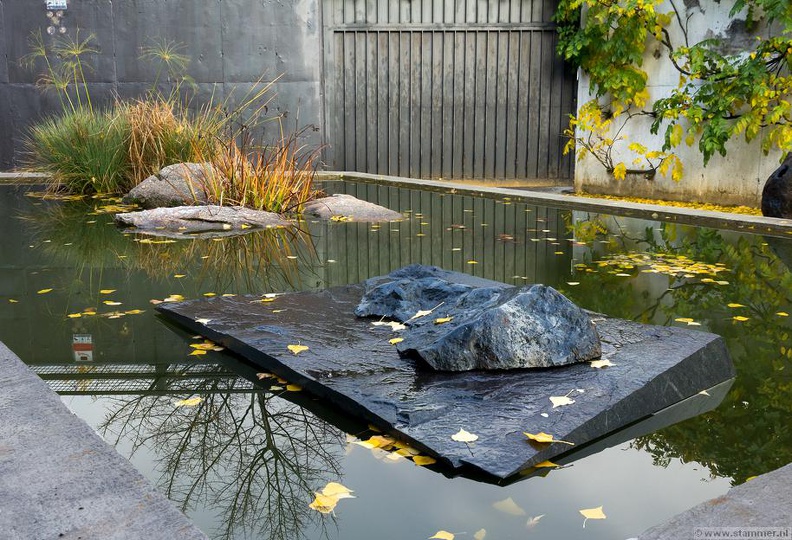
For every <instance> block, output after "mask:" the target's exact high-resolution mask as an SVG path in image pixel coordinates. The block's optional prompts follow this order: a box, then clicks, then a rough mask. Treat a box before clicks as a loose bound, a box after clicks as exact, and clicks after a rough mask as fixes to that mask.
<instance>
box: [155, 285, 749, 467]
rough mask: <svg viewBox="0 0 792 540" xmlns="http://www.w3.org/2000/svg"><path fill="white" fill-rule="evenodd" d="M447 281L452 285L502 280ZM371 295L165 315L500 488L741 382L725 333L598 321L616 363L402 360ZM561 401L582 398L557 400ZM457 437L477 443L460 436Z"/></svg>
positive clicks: (201, 304)
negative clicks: (457, 364) (446, 366)
mask: <svg viewBox="0 0 792 540" xmlns="http://www.w3.org/2000/svg"><path fill="white" fill-rule="evenodd" d="M444 275H445V276H446V278H448V277H450V278H451V279H449V281H452V282H455V283H463V284H474V285H484V286H495V285H496V284H495V283H493V282H486V281H485V280H482V279H480V278H473V277H471V276H467V275H463V274H456V273H453V272H445V273H444ZM377 281H378V280H371V282H372V283H374V282H377ZM379 281H383V282H384V281H387V279H380V280H379ZM502 287H503V288H508V286H507V285H503V286H502ZM363 293H364V287H363V286H362V285H351V286H345V287H334V288H331V289H327V290H324V291H319V292H301V293H291V294H284V295H279V296H277V297H276V298H274V299H273V301H271V302H266V303H262V302H260V297H254V296H236V297H215V298H210V299H201V300H194V301H188V302H180V303H174V304H161V305H159V306H157V310H159V311H160V312H162V313H163V314H164V315H165V316H166V317H167V318H169V319H171V320H173V321H175V322H177V323H179V324H181V325H183V326H185V327H186V328H187V329H188V330H189V331H190V332H191V333H200V334H202V335H204V336H206V337H207V338H209V339H211V340H212V341H214V342H215V343H219V344H221V345H222V346H224V347H226V348H227V349H228V350H230V351H233V352H235V353H237V354H240V355H242V356H244V357H245V358H246V359H247V360H248V361H249V362H251V363H252V364H253V365H255V366H256V367H257V369H260V370H262V371H264V370H266V371H270V372H272V373H275V374H276V375H278V376H279V377H283V378H284V379H287V380H288V381H289V382H290V383H294V384H297V385H299V386H300V387H302V389H303V392H305V393H307V394H308V395H310V396H314V397H316V398H317V399H319V400H323V401H324V402H325V403H327V404H328V405H330V406H331V407H333V408H334V409H335V410H340V411H343V412H344V413H346V414H348V415H351V416H353V417H354V418H356V419H359V420H360V421H361V422H366V423H371V424H373V425H375V426H377V427H378V428H379V429H380V430H382V431H383V432H386V433H388V434H389V435H392V436H393V437H395V438H397V439H399V440H401V441H403V442H405V443H408V444H410V445H411V446H414V447H415V448H417V449H419V450H421V451H422V452H425V453H427V454H429V455H432V456H434V457H436V458H437V459H438V460H440V462H441V463H443V464H445V465H447V466H448V467H450V468H452V469H453V470H454V471H455V473H454V474H467V472H466V471H473V472H474V473H476V474H478V473H481V474H484V475H486V476H487V477H488V478H493V479H494V481H497V482H510V481H513V480H514V479H520V478H524V477H525V476H524V475H523V473H521V472H520V471H523V472H526V473H527V472H528V471H525V470H526V468H529V467H532V466H534V465H536V464H539V463H541V462H543V461H546V460H553V461H556V460H557V459H564V458H563V455H568V454H569V453H570V451H576V452H577V451H582V450H583V449H584V448H585V447H587V445H588V446H590V445H592V444H596V441H602V440H603V439H604V437H605V436H607V435H609V434H613V433H614V432H616V431H617V430H620V429H623V428H625V427H627V426H632V425H634V424H635V423H636V422H638V421H641V420H643V419H646V418H649V417H651V416H652V415H654V414H655V413H656V412H658V411H661V410H663V409H665V408H666V407H669V406H671V405H674V404H677V403H679V402H681V401H683V400H686V399H694V400H699V401H701V400H709V398H708V397H707V396H706V395H702V394H700V392H701V391H702V390H705V389H709V388H711V387H712V386H715V385H717V384H719V383H721V382H723V381H726V380H728V379H730V378H731V377H733V376H734V367H733V365H732V363H731V359H730V358H729V354H728V352H727V350H726V347H725V345H724V342H723V340H722V339H721V338H720V337H719V336H716V335H714V334H710V333H707V332H700V331H695V330H689V329H687V328H674V327H659V326H648V325H642V324H638V323H635V322H632V321H625V320H620V319H610V318H607V317H597V318H596V319H595V322H596V325H597V329H598V332H599V334H600V339H601V344H602V354H603V359H607V360H609V364H608V365H607V367H604V366H603V367H601V368H598V367H595V366H594V365H592V364H591V363H588V362H582V363H577V364H571V365H568V366H563V367H557V368H548V369H537V370H510V371H481V370H474V371H464V372H443V371H433V370H428V369H425V368H421V367H420V366H419V362H418V361H416V360H415V359H413V358H409V357H400V356H399V354H398V353H397V351H396V350H395V347H394V346H393V345H392V344H391V343H390V340H391V339H392V338H394V337H397V336H399V335H400V334H401V333H402V332H403V331H401V332H399V331H393V329H392V328H391V327H389V326H385V325H377V326H375V325H373V324H372V322H377V321H372V320H371V319H364V318H360V317H356V316H355V315H354V310H355V307H356V306H357V305H358V304H359V303H360V298H361V296H363ZM294 344H300V345H302V346H304V347H306V348H305V349H304V350H302V351H301V352H300V353H299V354H295V353H294V352H293V351H292V350H290V349H289V345H294ZM559 396H564V397H568V398H570V400H571V401H573V403H569V402H568V401H567V402H566V404H561V405H558V402H557V401H558V400H555V402H554V400H552V399H551V398H553V397H556V398H557V397H559ZM460 429H464V430H465V431H467V432H469V433H473V434H475V435H477V436H478V440H476V441H475V442H471V443H463V442H459V441H456V440H454V439H453V438H452V436H453V435H454V434H455V433H457V432H458V431H459V430H460ZM540 432H543V433H548V434H551V435H553V436H554V439H555V440H560V441H566V442H568V443H574V446H571V445H569V444H565V443H544V444H538V443H537V444H534V443H532V442H530V441H529V440H528V439H527V437H526V435H525V433H532V434H538V433H540ZM563 462H566V461H563ZM531 470H533V469H531ZM517 473H520V474H517Z"/></svg>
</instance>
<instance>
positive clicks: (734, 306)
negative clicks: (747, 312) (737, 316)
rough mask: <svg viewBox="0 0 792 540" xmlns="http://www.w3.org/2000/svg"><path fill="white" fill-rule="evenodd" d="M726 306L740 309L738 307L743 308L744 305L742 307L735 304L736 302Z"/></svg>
mask: <svg viewBox="0 0 792 540" xmlns="http://www.w3.org/2000/svg"><path fill="white" fill-rule="evenodd" d="M726 306H727V307H730V308H740V307H745V306H744V305H742V304H738V303H736V302H731V303H730V304H726Z"/></svg>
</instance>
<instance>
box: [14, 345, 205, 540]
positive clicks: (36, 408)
mask: <svg viewBox="0 0 792 540" xmlns="http://www.w3.org/2000/svg"><path fill="white" fill-rule="evenodd" d="M0 389H2V391H0V538H3V539H4V540H55V539H64V540H77V539H80V540H93V539H96V540H140V539H145V540H158V539H162V540H188V539H206V536H205V535H204V534H203V533H202V532H201V531H200V530H198V529H197V528H196V527H195V526H194V525H193V524H192V523H191V522H190V521H189V520H188V519H187V518H186V517H185V516H184V514H182V513H181V512H180V511H179V510H178V509H177V508H176V507H175V506H174V505H173V504H172V503H171V502H170V501H168V500H167V499H166V498H165V497H164V496H163V495H161V494H160V493H159V492H158V491H157V490H156V489H154V487H153V486H152V485H151V484H149V483H148V481H147V480H146V479H145V478H143V476H141V474H140V473H138V472H137V471H136V470H135V469H134V467H132V465H131V464H130V463H129V461H127V460H126V459H124V458H123V457H122V456H121V455H120V454H119V453H118V452H116V450H115V449H114V448H113V447H112V446H110V445H108V444H107V443H105V442H104V441H103V440H102V439H101V438H100V437H99V436H98V435H97V434H96V433H94V431H93V430H92V429H91V428H90V427H89V426H88V424H86V423H85V422H84V421H83V420H81V419H79V418H77V417H76V416H75V415H74V414H72V413H71V412H70V411H69V410H68V408H67V407H66V406H65V405H64V404H63V403H62V402H61V400H60V398H59V397H58V396H57V395H56V394H55V393H54V392H52V390H50V388H49V387H48V386H47V384H46V383H45V382H44V381H42V380H41V379H39V378H38V376H36V374H34V373H33V372H32V371H30V369H28V367H27V366H26V365H25V364H23V363H22V361H21V360H19V358H17V357H16V355H14V353H12V352H11V351H10V350H9V349H8V348H7V347H6V346H5V345H3V344H2V343H0Z"/></svg>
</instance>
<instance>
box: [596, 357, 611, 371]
mask: <svg viewBox="0 0 792 540" xmlns="http://www.w3.org/2000/svg"><path fill="white" fill-rule="evenodd" d="M612 365H614V364H612V363H611V361H610V360H608V359H607V358H603V359H602V360H593V361H592V362H591V367H593V368H596V369H602V368H604V367H609V366H612Z"/></svg>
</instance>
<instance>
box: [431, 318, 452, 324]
mask: <svg viewBox="0 0 792 540" xmlns="http://www.w3.org/2000/svg"><path fill="white" fill-rule="evenodd" d="M453 319H454V318H453V317H438V318H437V319H435V320H434V323H435V324H445V323H447V322H451V321H452V320H453Z"/></svg>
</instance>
